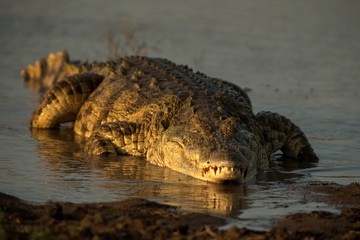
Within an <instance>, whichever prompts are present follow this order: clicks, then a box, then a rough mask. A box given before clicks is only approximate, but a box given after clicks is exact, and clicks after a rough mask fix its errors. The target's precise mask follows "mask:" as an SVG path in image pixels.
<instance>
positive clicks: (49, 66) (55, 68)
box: [20, 51, 87, 91]
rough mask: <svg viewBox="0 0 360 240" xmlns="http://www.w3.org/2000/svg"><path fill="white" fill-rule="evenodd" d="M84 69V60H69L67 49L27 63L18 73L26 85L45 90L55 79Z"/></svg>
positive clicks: (57, 79)
mask: <svg viewBox="0 0 360 240" xmlns="http://www.w3.org/2000/svg"><path fill="white" fill-rule="evenodd" d="M86 69H87V63H86V62H85V63H81V62H80V61H70V57H69V54H68V52H67V51H59V52H57V53H55V54H54V53H50V54H49V55H48V56H47V57H43V58H41V59H39V60H37V61H35V63H34V64H33V65H28V66H27V67H26V68H25V69H23V70H21V72H20V74H21V76H22V77H23V79H24V81H25V84H26V86H27V87H29V88H33V89H36V90H40V91H45V90H47V89H49V88H50V87H51V86H52V85H53V84H55V83H56V82H57V81H59V80H62V79H64V78H66V77H68V76H71V75H74V74H77V73H80V72H83V71H84V70H85V71H86Z"/></svg>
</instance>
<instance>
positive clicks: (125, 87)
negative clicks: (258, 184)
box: [21, 51, 318, 183]
mask: <svg viewBox="0 0 360 240" xmlns="http://www.w3.org/2000/svg"><path fill="white" fill-rule="evenodd" d="M21 75H22V76H23V78H24V79H25V81H26V82H27V83H31V84H30V85H32V86H35V85H36V86H37V88H38V89H43V90H44V91H45V93H44V96H43V98H42V100H41V102H40V104H39V105H38V106H37V108H36V109H35V110H34V112H33V114H32V116H31V119H30V126H31V128H59V127H60V125H61V124H62V123H66V122H73V130H74V132H75V134H77V135H80V136H83V139H84V148H83V150H84V155H85V157H89V158H91V156H94V155H95V156H97V155H100V156H107V157H111V156H116V155H133V156H140V157H143V158H145V159H146V160H147V161H149V162H151V163H153V164H156V165H158V166H164V167H168V168H170V169H172V170H175V171H178V172H181V173H183V174H187V175H190V176H192V177H195V178H198V179H202V180H205V181H209V182H217V183H223V182H228V181H235V182H240V183H241V182H245V181H247V180H248V179H250V178H252V177H253V176H254V175H255V174H256V172H257V171H258V169H266V168H267V167H268V166H269V158H270V156H271V155H272V154H273V153H274V152H277V151H278V150H280V151H281V152H282V154H283V156H286V157H288V158H291V159H295V160H297V161H306V162H316V161H317V160H318V157H317V156H316V154H315V152H314V150H313V148H312V147H311V144H310V142H309V140H308V139H307V137H306V136H305V134H304V133H303V131H302V130H301V129H300V128H299V127H298V126H297V125H295V124H294V123H293V122H292V121H291V120H290V119H288V118H286V117H284V116H282V115H280V114H278V113H272V112H269V111H262V112H259V113H257V114H254V113H253V110H252V104H251V101H250V98H249V97H248V95H247V93H246V91H244V90H243V89H241V88H240V87H239V86H237V85H235V84H233V83H231V82H228V81H224V80H221V79H219V78H214V77H209V76H207V75H205V74H204V73H201V72H195V71H193V70H192V69H191V68H189V67H188V66H187V65H177V64H175V63H174V62H172V61H169V60H167V59H164V58H152V57H145V56H126V57H122V58H118V59H116V60H111V61H105V62H98V63H97V62H95V63H92V64H89V63H87V62H84V63H82V62H77V61H70V59H69V56H68V53H67V52H66V51H60V52H58V53H56V54H50V55H49V56H48V57H44V58H42V59H40V60H38V61H36V62H35V64H34V65H29V66H28V67H27V68H26V69H24V70H22V72H21Z"/></svg>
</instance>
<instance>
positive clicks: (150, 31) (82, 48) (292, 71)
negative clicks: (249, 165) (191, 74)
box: [0, 0, 360, 229]
mask: <svg viewBox="0 0 360 240" xmlns="http://www.w3.org/2000/svg"><path fill="white" fill-rule="evenodd" d="M359 12H360V3H359V2H358V1H334V0H326V1H325V0H322V1H320V0H319V1H296V2H295V1H266V2H264V1H257V0H251V1H250V0H249V1H230V0H229V1H215V0H213V1H212V0H211V1H210V0H203V1H174V2H173V1H171V2H170V1H165V0H156V1H152V2H151V4H150V3H148V2H147V1H136V2H135V1H115V0H106V1H101V3H100V2H99V1H94V0H93V1H91V0H86V1H85V0H78V1H69V0H62V1H41V0H33V1H27V0H24V1H20V0H2V1H1V3H0V54H1V58H0V72H1V75H0V111H1V118H0V143H1V144H0V152H1V155H0V191H1V192H5V193H8V194H12V195H15V196H17V197H20V198H22V199H25V200H29V201H32V202H44V201H48V200H54V201H71V202H99V201H115V200H121V199H125V198H129V197H144V198H147V199H151V200H155V201H159V202H163V203H169V204H172V205H176V206H180V207H181V208H182V209H185V210H192V211H199V212H207V213H211V214H216V215H220V216H224V217H226V218H228V219H229V220H230V221H231V222H232V223H236V224H237V225H239V226H248V227H251V228H254V229H266V228H268V227H269V226H270V224H271V222H272V220H273V219H274V218H275V219H276V218H279V217H281V216H284V215H285V214H287V213H289V212H295V211H311V210H314V209H317V210H318V209H325V210H331V211H336V210H335V209H334V208H333V207H332V206H328V205H326V204H324V203H314V202H311V201H310V202H309V201H305V200H304V195H303V193H302V191H301V190H299V189H300V188H296V187H295V188H294V186H301V185H303V184H306V183H308V182H310V181H316V180H320V181H329V182H336V183H339V184H348V183H351V182H360V177H359V175H360V158H359V156H360V148H359V145H360V126H359V120H360V107H359V102H360V101H359V100H360V97H359V90H360V55H359V53H360V31H359V30H358V26H359V25H360V15H359V14H358V13H359ZM109 32H111V33H114V34H115V40H120V42H119V43H120V48H119V49H120V50H121V51H122V53H134V52H136V51H140V53H143V54H147V55H153V56H161V57H166V58H169V59H171V60H174V61H175V62H178V63H184V64H188V65H190V66H192V67H193V68H195V69H197V70H200V71H203V72H205V73H207V74H209V75H211V76H216V77H220V78H223V79H226V80H229V81H232V82H234V83H237V84H238V85H240V86H242V87H247V88H249V89H251V92H250V97H251V99H252V101H253V106H254V109H255V111H256V112H257V111H261V110H271V111H274V112H279V113H282V114H283V115H285V116H287V117H289V118H291V119H292V120H293V121H294V122H296V123H297V124H298V125H300V126H301V127H302V129H303V130H304V131H305V132H306V134H307V135H308V137H309V139H310V141H311V142H312V144H313V146H314V148H315V150H316V152H317V154H318V155H319V157H320V162H319V164H316V165H310V166H309V165H308V166H304V165H301V164H300V165H299V164H295V163H292V164H289V165H286V166H283V165H281V164H280V163H278V162H275V163H273V164H272V165H273V166H272V168H271V169H270V170H269V171H267V172H264V173H263V174H259V176H258V179H254V180H253V181H251V182H249V183H247V184H245V185H241V186H218V185H214V184H209V183H205V182H202V181H199V180H196V179H193V178H191V177H188V176H184V175H182V174H179V173H176V172H174V171H171V170H169V169H166V168H159V167H156V166H153V165H151V164H148V163H147V162H145V161H141V160H139V159H136V158H132V157H119V158H117V159H108V160H104V161H93V162H88V161H86V160H84V159H83V157H82V154H81V144H79V143H78V141H77V139H76V138H75V137H74V135H73V134H72V133H71V131H68V130H63V131H33V132H31V131H30V130H29V128H28V123H27V121H28V118H29V116H30V115H31V113H32V111H33V109H34V108H35V106H36V105H37V103H38V102H39V94H37V93H36V92H35V91H33V90H30V89H26V88H25V87H24V85H23V82H22V79H21V78H20V76H19V71H20V69H22V68H24V67H25V66H26V65H27V64H29V63H32V62H33V61H34V60H36V59H37V58H39V57H40V56H43V55H46V54H48V53H49V52H52V51H57V50H60V49H67V50H69V52H70V54H71V56H72V58H73V59H83V60H84V59H90V60H105V59H107V57H108V56H109V55H113V54H114V52H112V53H109V52H108V49H112V50H114V49H115V48H114V46H112V48H111V47H110V48H109V44H107V40H109V39H110V37H109V36H110V35H109ZM131 33H133V34H135V37H134V38H133V39H132V43H135V45H134V46H131V45H130V44H127V43H126V41H127V40H129V39H130V40H131V36H132V35H131ZM142 43H146V45H145V47H144V48H142V49H139V46H140V45H141V44H142ZM294 184H295V185H294Z"/></svg>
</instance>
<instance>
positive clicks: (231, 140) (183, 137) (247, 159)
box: [155, 117, 267, 183]
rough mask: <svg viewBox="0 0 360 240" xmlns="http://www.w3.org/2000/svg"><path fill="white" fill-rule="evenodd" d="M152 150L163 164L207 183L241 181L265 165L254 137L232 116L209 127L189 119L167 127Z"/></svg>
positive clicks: (262, 152) (261, 150)
mask: <svg viewBox="0 0 360 240" xmlns="http://www.w3.org/2000/svg"><path fill="white" fill-rule="evenodd" d="M155 149H157V150H156V151H157V152H158V154H156V155H157V158H158V159H162V161H163V165H165V166H167V167H169V168H171V169H173V170H176V171H178V172H181V173H185V174H188V175H191V176H193V177H195V178H199V179H202V180H206V181H210V182H219V183H221V182H228V181H229V182H244V181H246V180H248V179H250V178H251V177H253V176H254V175H255V173H256V169H257V167H259V164H261V165H264V164H267V158H266V155H265V153H264V151H263V149H262V146H261V145H260V144H259V143H258V141H257V139H256V137H255V135H254V134H253V133H252V132H250V131H249V130H247V129H246V127H242V126H241V125H239V124H238V121H237V119H235V118H233V117H230V118H227V119H225V120H219V121H218V122H217V123H216V124H214V125H212V126H211V127H210V126H206V124H204V123H202V124H201V126H200V125H199V124H194V123H193V121H191V120H189V121H188V124H186V125H184V124H180V125H176V124H175V125H174V126H170V127H169V128H168V129H167V130H166V131H165V132H164V133H163V135H162V137H161V140H160V141H159V144H157V147H156V148H155ZM157 164H159V162H157Z"/></svg>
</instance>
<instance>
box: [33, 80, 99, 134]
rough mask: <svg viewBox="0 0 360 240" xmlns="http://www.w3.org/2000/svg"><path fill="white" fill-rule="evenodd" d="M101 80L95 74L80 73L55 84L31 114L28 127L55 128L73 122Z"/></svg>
mask: <svg viewBox="0 0 360 240" xmlns="http://www.w3.org/2000/svg"><path fill="white" fill-rule="evenodd" d="M103 78H104V77H103V76H101V75H98V74H95V73H81V74H76V75H74V76H71V77H68V78H65V79H64V80H62V81H59V82H57V83H56V84H55V85H54V86H53V87H51V88H50V89H49V90H48V91H47V92H46V94H45V96H44V97H43V99H42V101H41V103H40V104H39V105H38V107H37V108H36V109H35V111H34V112H33V114H32V116H31V119H30V126H31V127H32V128H57V127H59V126H60V124H61V123H66V122H74V121H75V120H76V116H77V114H78V112H79V110H80V108H81V106H82V105H83V103H84V102H85V100H86V99H87V98H88V97H89V96H90V94H91V93H92V92H93V91H94V90H95V89H96V88H97V87H98V86H99V84H100V83H101V82H102V80H103Z"/></svg>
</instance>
